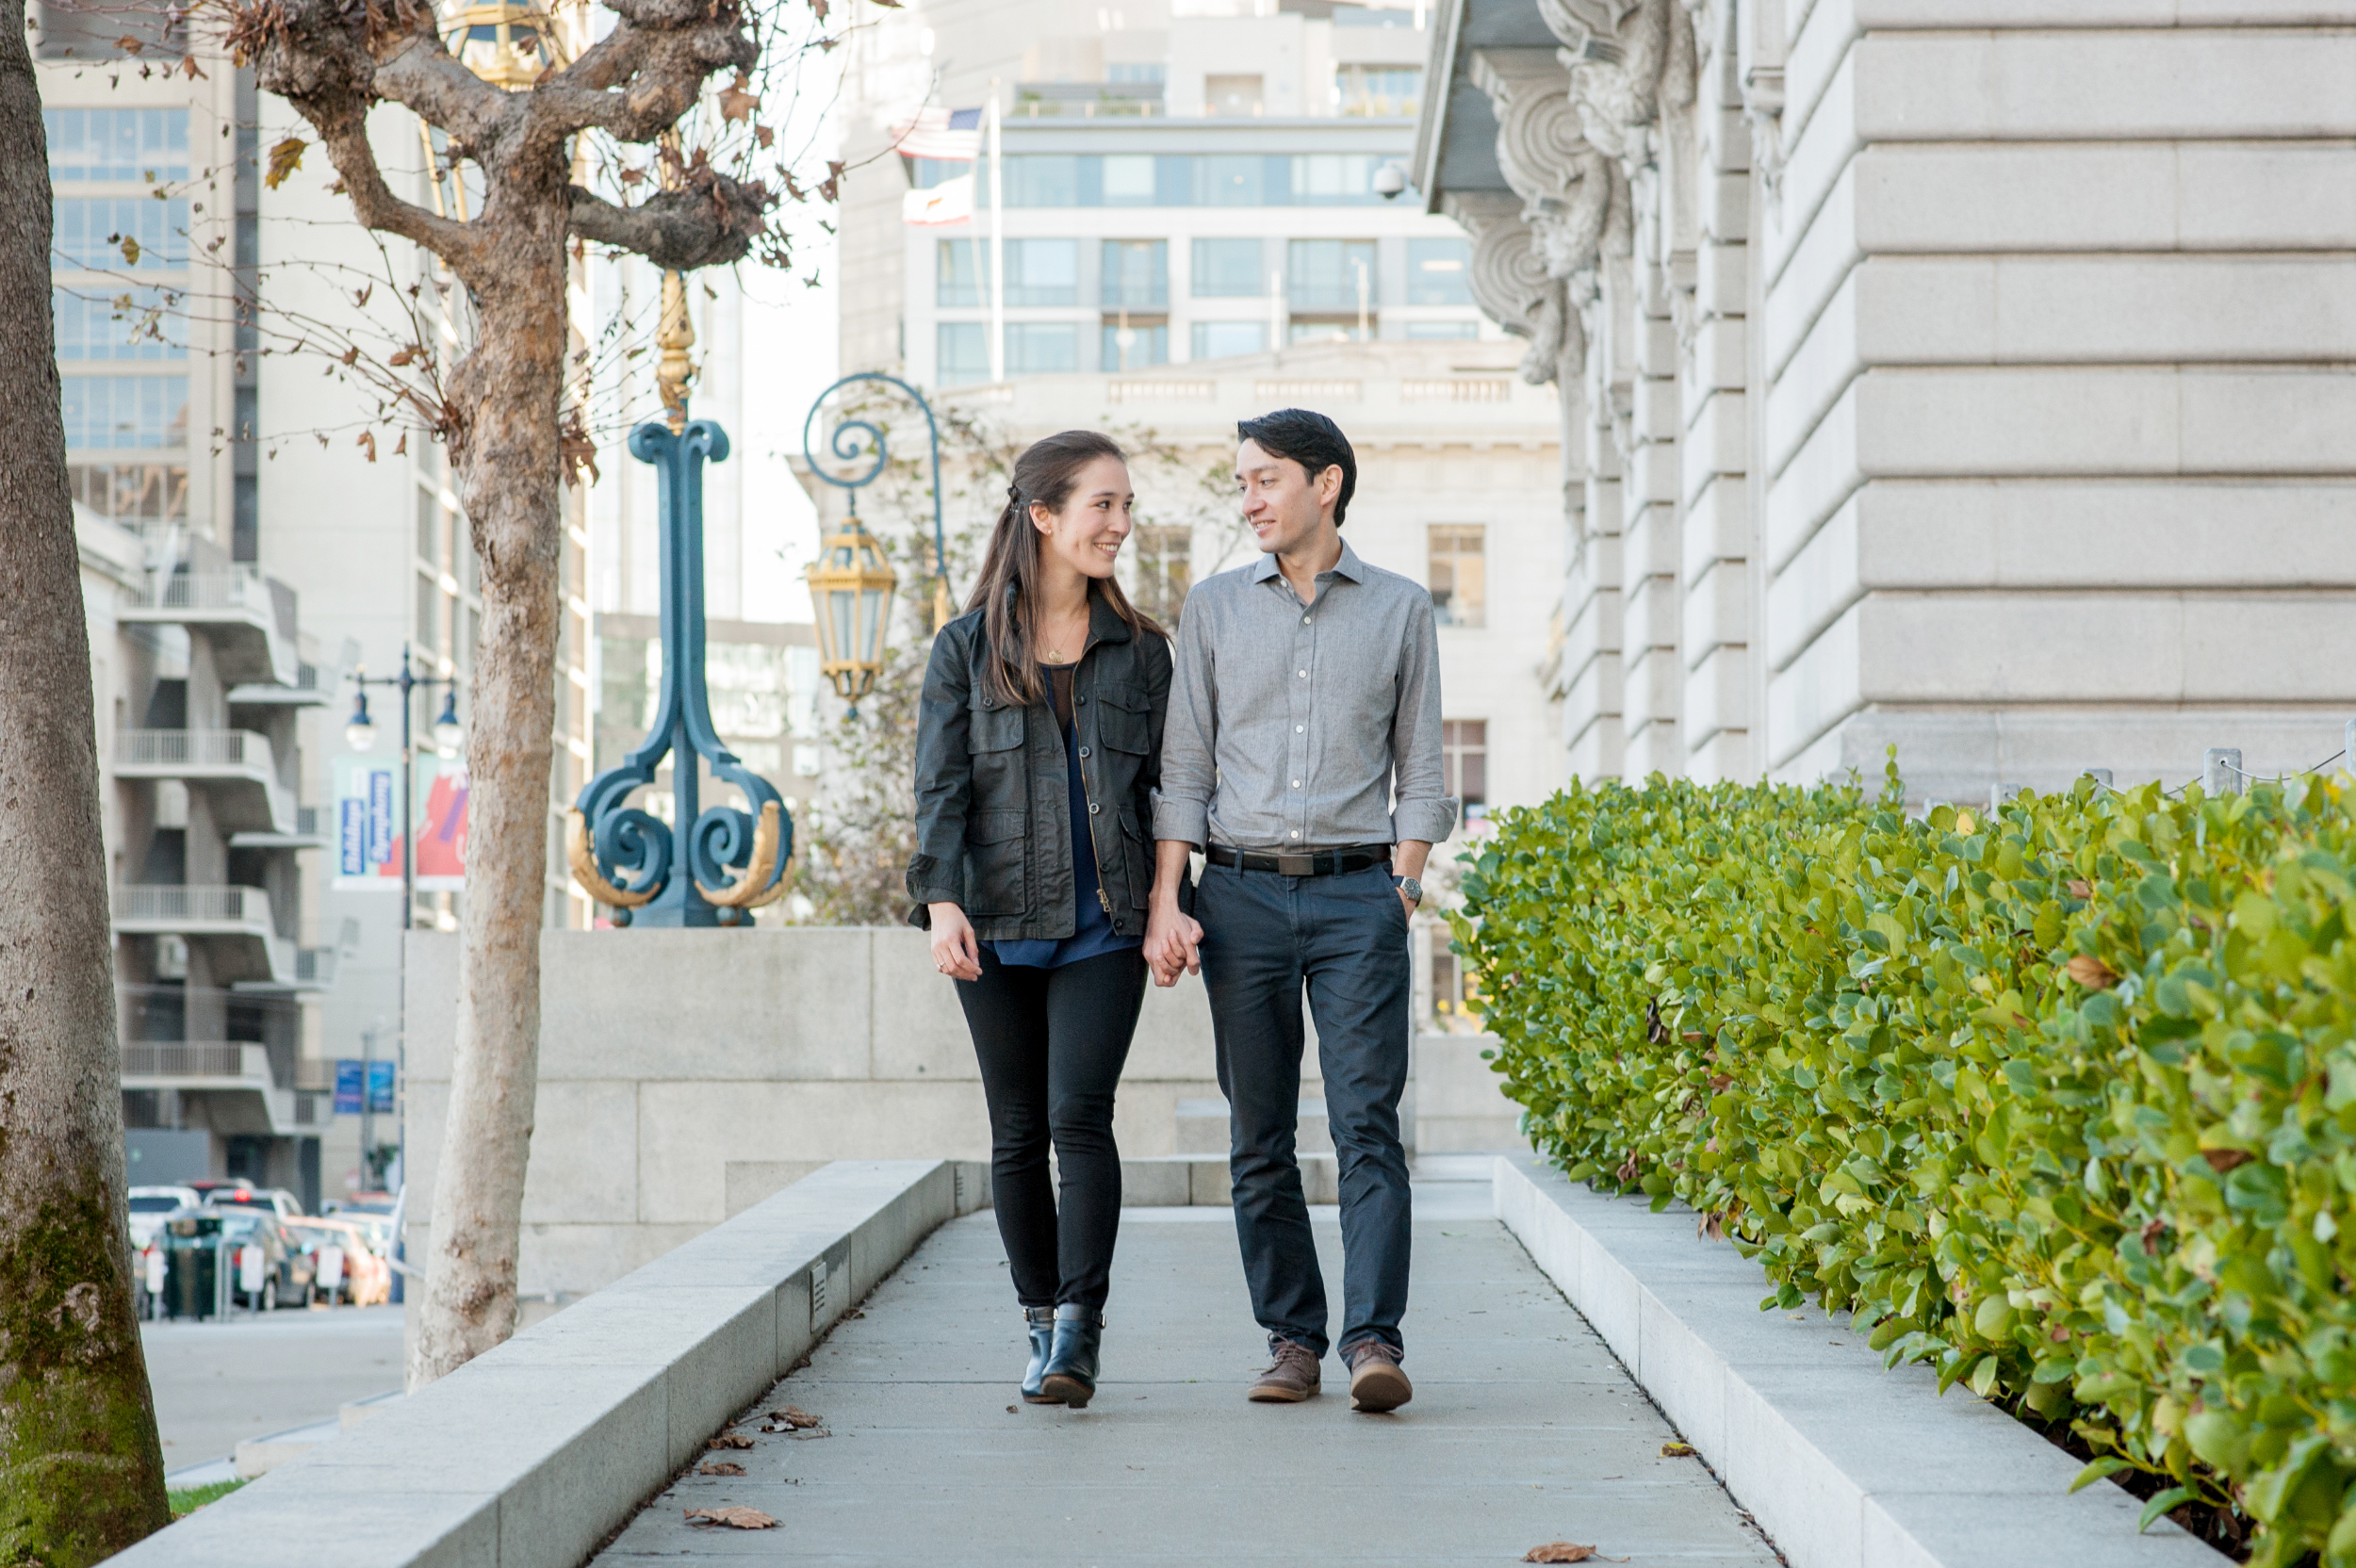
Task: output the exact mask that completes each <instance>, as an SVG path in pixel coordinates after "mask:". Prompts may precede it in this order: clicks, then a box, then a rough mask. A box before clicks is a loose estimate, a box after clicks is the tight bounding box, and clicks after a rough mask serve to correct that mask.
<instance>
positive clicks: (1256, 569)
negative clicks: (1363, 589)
mask: <svg viewBox="0 0 2356 1568" xmlns="http://www.w3.org/2000/svg"><path fill="white" fill-rule="evenodd" d="M1276 575H1278V567H1277V564H1276V552H1275V551H1273V550H1270V551H1269V552H1268V554H1266V555H1264V556H1262V557H1260V561H1259V564H1257V565H1255V566H1253V567H1252V581H1254V582H1266V581H1267V580H1268V579H1270V578H1272V577H1275V576H1276ZM1317 575H1318V576H1320V577H1322V576H1324V575H1325V574H1324V573H1322V572H1320V573H1318V574H1317ZM1333 576H1335V577H1339V578H1347V579H1349V580H1350V581H1352V582H1364V581H1366V564H1365V563H1364V562H1362V561H1360V560H1359V559H1358V552H1357V551H1356V550H1353V549H1351V548H1350V541H1349V540H1347V539H1345V540H1343V541H1342V558H1341V559H1340V560H1339V561H1336V562H1334V563H1333Z"/></svg>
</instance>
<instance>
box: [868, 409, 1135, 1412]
mask: <svg viewBox="0 0 2356 1568" xmlns="http://www.w3.org/2000/svg"><path fill="white" fill-rule="evenodd" d="M1133 499H1134V497H1133V496H1132V494H1131V492H1130V488H1129V466H1128V463H1127V461H1126V460H1125V459H1124V458H1123V456H1122V454H1121V449H1120V448H1119V447H1118V446H1116V445H1114V444H1113V442H1112V441H1110V440H1109V439H1107V438H1106V437H1104V436H1102V435H1099V434H1096V433H1093V432H1090V431H1066V432H1065V433H1062V434H1061V435H1051V436H1049V437H1048V438H1047V439H1046V440H1044V441H1040V442H1039V443H1037V444H1036V445H1034V446H1033V447H1031V448H1030V449H1028V450H1027V451H1025V452H1023V455H1022V457H1021V458H1020V459H1018V460H1017V461H1016V463H1015V466H1014V482H1013V483H1012V484H1010V485H1008V486H1007V487H1006V510H1005V511H1004V512H1002V513H1000V514H999V517H998V524H997V527H996V529H995V530H994V531H992V533H991V534H990V551H989V554H988V556H987V557H986V558H985V559H984V561H983V564H982V580H981V582H980V584H979V585H978V586H977V587H975V589H974V590H973V598H972V600H971V601H969V603H968V604H967V606H966V613H964V614H963V615H962V616H960V617H958V618H957V620H954V621H951V622H950V623H949V624H948V625H947V626H946V627H943V628H942V629H941V635H940V636H939V637H937V638H936V639H935V640H934V642H933V654H932V663H931V665H930V667H929V668H928V669H927V670H926V671H925V673H924V702H923V707H922V710H921V712H920V716H919V719H918V729H917V743H916V816H917V853H916V854H915V856H913V857H912V858H910V860H909V862H908V892H909V895H910V896H911V897H913V898H914V899H915V900H916V901H917V907H916V909H915V910H914V911H913V912H912V913H911V914H910V916H909V919H910V920H911V921H913V922H914V923H916V924H918V925H921V926H924V927H927V928H928V929H930V931H931V932H932V955H933V964H934V967H935V968H937V969H939V970H940V971H941V973H943V974H946V975H950V976H952V977H954V978H955V979H956V980H957V1000H958V1001H959V1002H960V1003H962V1004H963V1005H964V1007H965V1019H966V1023H967V1025H968V1027H970V1028H971V1029H972V1030H973V1052H974V1054H975V1055H976V1056H977V1057H979V1058H980V1061H981V1070H982V1089H983V1093H984V1095H985V1097H986V1098H987V1099H988V1101H989V1103H990V1144H991V1152H990V1176H991V1184H992V1188H993V1201H994V1202H995V1203H996V1205H997V1210H998V1233H999V1235H1000V1236H1001V1238H1003V1239H1004V1241H1005V1243H1006V1262H1007V1264H1008V1265H1009V1266H1010V1267H1011V1270H1012V1272H1013V1275H1014V1288H1015V1295H1016V1297H1017V1299H1020V1300H1021V1302H1022V1304H1023V1315H1024V1318H1025V1320H1026V1322H1027V1325H1028V1328H1029V1332H1030V1348H1031V1359H1030V1364H1029V1366H1028V1367H1027V1368H1026V1369H1025V1371H1024V1373H1023V1398H1024V1399H1026V1400H1028V1401H1030V1402H1031V1403H1033V1404H1066V1405H1070V1406H1072V1408H1073V1409H1075V1410H1076V1409H1080V1408H1083V1407H1085V1406H1086V1405H1087V1404H1088V1400H1089V1399H1090V1398H1091V1397H1094V1395H1095V1393H1096V1372H1097V1350H1098V1341H1099V1338H1100V1335H1101V1334H1102V1331H1103V1329H1104V1298H1105V1296H1106V1294H1107V1292H1108V1289H1109V1280H1108V1276H1109V1274H1110V1271H1111V1267H1112V1258H1113V1240H1114V1237H1115V1234H1116V1233H1118V1231H1119V1229H1120V1225H1121V1151H1120V1150H1119V1149H1118V1148H1116V1147H1115V1146H1114V1143H1113V1090H1114V1087H1115V1086H1116V1085H1117V1084H1118V1083H1119V1082H1120V1079H1121V1065H1122V1063H1123V1062H1125V1061H1126V1060H1127V1059H1128V1055H1129V1038H1130V1036H1131V1035H1132V1034H1133V1033H1134V1032H1135V1031H1136V1028H1137V1007H1138V1005H1139V1004H1140V1003H1141V1002H1142V1001H1143V999H1144V996H1145V981H1146V966H1145V956H1144V953H1143V944H1144V939H1145V917H1146V908H1147V904H1148V897H1149V895H1150V894H1151V892H1152V883H1153V841H1152V839H1151V837H1150V834H1151V831H1152V827H1151V824H1152V821H1153V818H1152V809H1151V806H1150V803H1149V792H1151V791H1152V789H1153V786H1154V784H1155V783H1156V782H1157V781H1158V780H1159V778H1160V775H1161V740H1162V713H1163V710H1164V707H1165V705H1166V704H1167V702H1168V699H1169V695H1170V644H1169V640H1168V638H1167V637H1166V635H1165V634H1164V633H1163V631H1162V629H1161V628H1160V627H1158V626H1156V625H1154V624H1153V621H1151V620H1149V619H1148V618H1147V617H1145V616H1144V615H1142V614H1139V613H1137V610H1136V609H1134V608H1133V607H1132V606H1131V605H1130V603H1129V600H1128V597H1127V596H1125V595H1123V594H1122V593H1121V584H1120V583H1119V582H1117V581H1115V580H1114V579H1113V562H1114V560H1115V558H1116V557H1118V556H1119V554H1120V552H1121V543H1122V541H1124V540H1126V539H1127V538H1128V537H1129V529H1130V508H1131V503H1132V501H1133ZM1051 1141H1052V1143H1053V1145H1054V1147H1055V1158H1056V1161H1057V1163H1058V1165H1059V1167H1060V1168H1061V1175H1062V1183H1063V1192H1062V1203H1061V1205H1060V1207H1058V1205H1057V1202H1056V1200H1055V1193H1054V1192H1053V1191H1051V1190H1050V1185H1049V1182H1048V1174H1047V1152H1048V1147H1049V1144H1050V1142H1051Z"/></svg>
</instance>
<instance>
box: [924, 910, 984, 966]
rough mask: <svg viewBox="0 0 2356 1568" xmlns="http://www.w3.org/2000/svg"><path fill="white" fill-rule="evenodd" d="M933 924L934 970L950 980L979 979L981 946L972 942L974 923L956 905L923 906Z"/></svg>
mask: <svg viewBox="0 0 2356 1568" xmlns="http://www.w3.org/2000/svg"><path fill="white" fill-rule="evenodd" d="M925 908H926V909H928V910H929V911H930V912H931V914H932V921H933V968H935V969H937V970H939V971H941V973H943V974H945V975H947V976H948V977H949V978H950V979H952V980H979V979H980V978H981V977H982V944H981V943H980V942H978V941H976V940H975V939H974V937H973V922H972V921H970V920H967V919H966V918H965V911H964V910H963V909H961V908H959V907H957V905H955V904H950V903H946V902H944V903H940V904H928V905H926V906H925Z"/></svg>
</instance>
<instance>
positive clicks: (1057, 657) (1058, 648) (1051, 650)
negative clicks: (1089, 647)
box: [1041, 616, 1088, 664]
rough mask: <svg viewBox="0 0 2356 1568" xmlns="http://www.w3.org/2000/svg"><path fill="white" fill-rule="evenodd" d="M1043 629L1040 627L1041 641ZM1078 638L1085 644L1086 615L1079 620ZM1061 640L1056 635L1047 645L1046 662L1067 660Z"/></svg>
mask: <svg viewBox="0 0 2356 1568" xmlns="http://www.w3.org/2000/svg"><path fill="white" fill-rule="evenodd" d="M1044 630H1045V629H1044V628H1042V629H1041V632H1042V637H1041V640H1042V641H1044V640H1045V639H1044ZM1080 639H1081V641H1082V643H1083V644H1085V643H1086V642H1087V640H1088V619H1087V617H1086V616H1083V617H1082V618H1081V621H1080ZM1063 641H1064V640H1063V639H1062V638H1060V637H1058V638H1056V639H1055V642H1054V643H1053V644H1052V645H1049V647H1048V649H1047V662H1049V663H1050V664H1061V663H1066V662H1068V661H1067V660H1066V659H1065V658H1064V656H1063Z"/></svg>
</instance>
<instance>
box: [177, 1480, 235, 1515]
mask: <svg viewBox="0 0 2356 1568" xmlns="http://www.w3.org/2000/svg"><path fill="white" fill-rule="evenodd" d="M244 1484H245V1482H244V1481H243V1480H241V1479H240V1480H234V1481H208V1482H206V1483H205V1485H203V1486H175V1487H173V1488H172V1489H171V1490H170V1491H168V1492H166V1493H165V1494H164V1495H165V1496H167V1497H169V1498H170V1499H171V1500H172V1517H173V1518H174V1519H186V1518H187V1517H188V1515H189V1514H191V1513H194V1512H195V1511H197V1510H198V1509H201V1508H203V1507H204V1506H205V1504H206V1503H217V1502H219V1501H220V1500H221V1498H223V1497H226V1496H228V1495H229V1494H231V1493H232V1492H235V1491H237V1488H239V1487H241V1486H243V1485H244Z"/></svg>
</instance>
